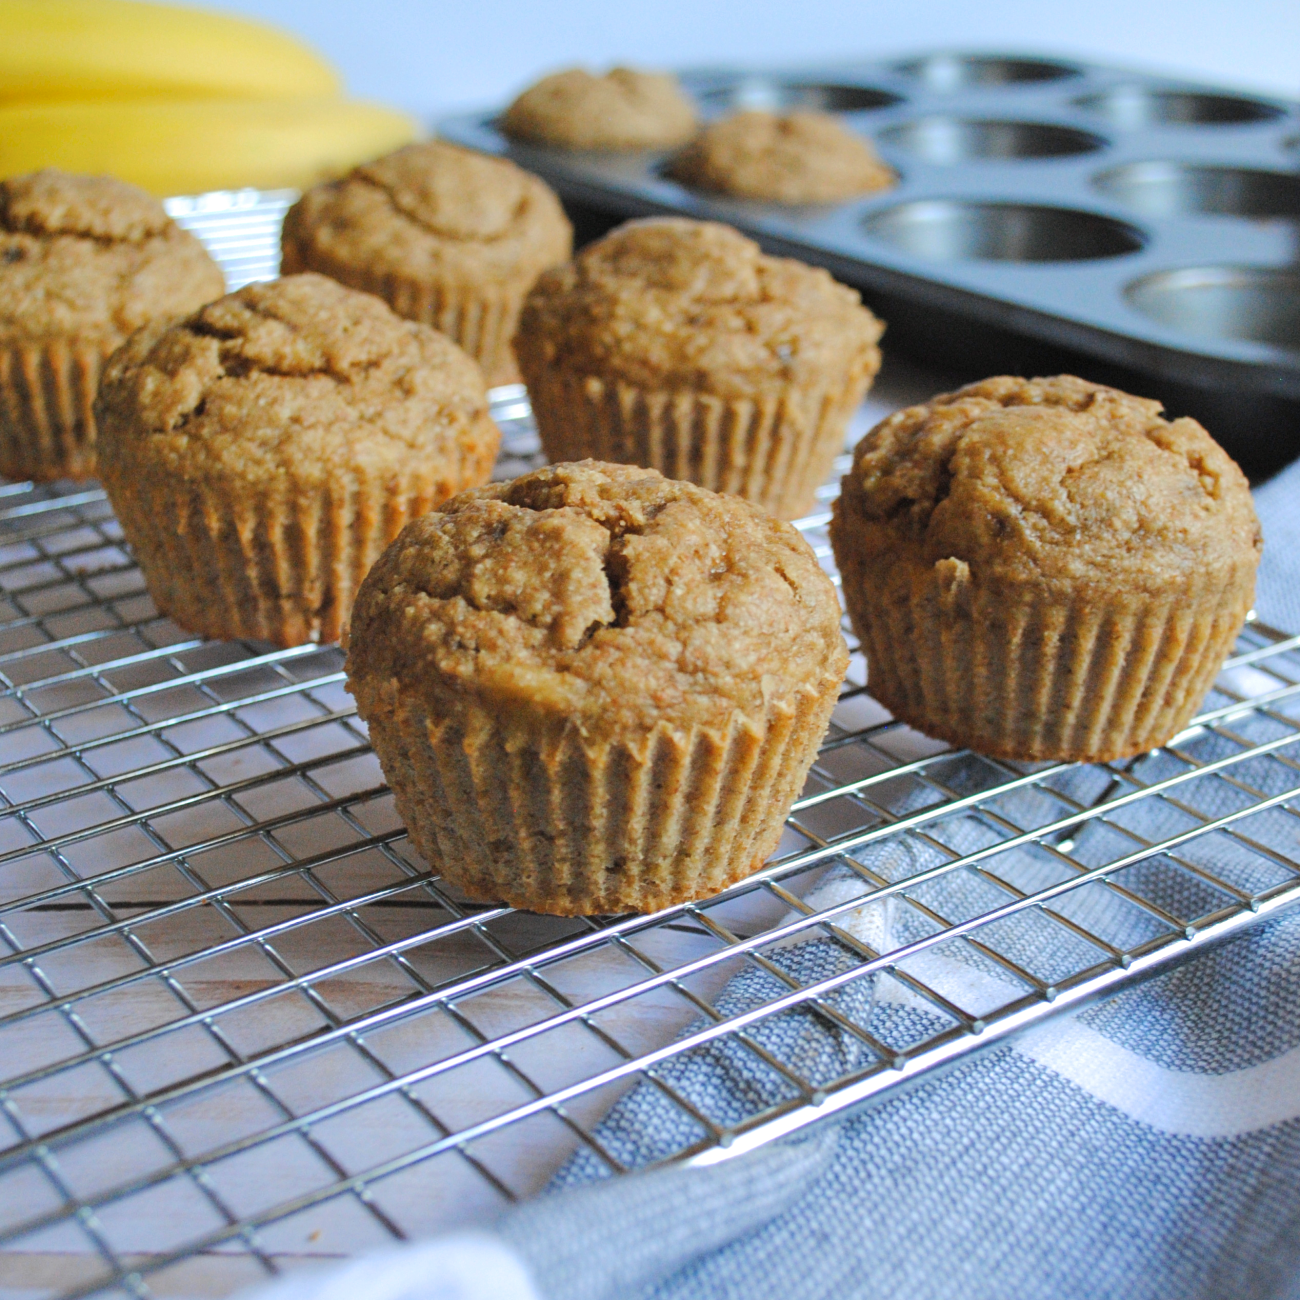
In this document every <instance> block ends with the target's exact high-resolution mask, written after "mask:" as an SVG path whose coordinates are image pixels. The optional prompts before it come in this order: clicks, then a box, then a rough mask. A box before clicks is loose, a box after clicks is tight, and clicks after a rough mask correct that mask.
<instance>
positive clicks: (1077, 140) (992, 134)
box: [876, 115, 1107, 167]
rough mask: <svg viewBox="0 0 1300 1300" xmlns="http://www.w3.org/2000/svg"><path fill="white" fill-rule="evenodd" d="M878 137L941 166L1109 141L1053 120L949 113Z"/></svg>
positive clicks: (1078, 150) (1072, 151) (1057, 153)
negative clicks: (987, 118)
mask: <svg viewBox="0 0 1300 1300" xmlns="http://www.w3.org/2000/svg"><path fill="white" fill-rule="evenodd" d="M876 138H877V139H878V140H879V141H880V143H881V144H883V145H887V146H890V147H892V148H895V149H900V150H902V151H903V152H905V153H909V154H911V155H913V156H914V157H916V158H919V159H920V160H921V161H922V162H927V163H931V164H932V165H934V166H938V167H956V166H959V165H960V164H962V163H966V162H978V161H985V160H989V159H1003V160H1007V161H1013V160H1016V159H1021V158H1069V157H1073V156H1075V155H1077V154H1085V153H1095V152H1096V151H1097V150H1098V149H1104V148H1105V147H1106V143H1107V142H1106V140H1105V139H1103V137H1101V136H1099V135H1094V134H1093V133H1092V132H1091V131H1080V130H1078V129H1077V128H1075V127H1072V126H1056V125H1054V124H1053V123H1050V122H1018V121H1006V122H999V121H983V120H971V119H969V118H960V117H947V116H944V115H937V116H934V117H918V118H916V119H914V120H913V121H911V122H900V123H899V124H898V125H897V126H891V127H888V128H886V129H885V130H884V131H881V132H880V134H879V135H878V136H877V137H876Z"/></svg>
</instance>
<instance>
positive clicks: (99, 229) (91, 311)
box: [0, 168, 226, 344]
mask: <svg viewBox="0 0 1300 1300" xmlns="http://www.w3.org/2000/svg"><path fill="white" fill-rule="evenodd" d="M225 287H226V286H225V281H224V279H223V278H222V275H221V271H220V269H219V268H218V267H217V264H216V263H215V262H214V261H213V260H212V259H211V258H210V257H209V256H208V255H207V253H206V252H205V251H204V249H203V245H202V244H200V243H199V241H198V240H197V239H195V238H194V236H193V235H190V234H188V233H187V232H186V231H184V230H182V229H181V228H180V227H179V226H178V225H177V224H176V223H175V222H174V221H173V220H172V219H171V218H170V217H169V216H168V215H167V213H166V212H165V211H163V206H162V204H161V203H159V202H158V200H157V199H155V198H153V197H152V196H150V195H148V194H146V193H145V192H144V190H141V189H137V188H136V187H135V186H134V185H128V184H126V182H124V181H117V180H113V179H112V178H111V177H108V176H73V175H70V174H69V173H67V172H61V171H56V170H55V169H53V168H46V169H45V170H44V171H39V172H32V173H30V174H29V175H26V176H11V177H10V178H9V179H8V180H3V181H0V339H6V340H13V339H33V340H35V339H55V338H77V339H84V340H87V341H90V340H99V341H107V342H109V343H110V344H111V343H112V342H113V341H114V340H120V339H123V338H125V337H126V336H127V335H128V334H130V333H132V332H133V331H134V330H137V329H139V328H140V326H141V325H144V324H146V323H147V322H148V321H151V320H156V319H158V318H160V317H167V316H178V315H181V314H182V313H184V312H189V311H193V310H194V308H195V307H197V306H198V305H199V304H200V303H204V302H209V301H211V300H212V299H213V298H216V297H217V296H218V295H220V294H221V293H223V292H224V291H225Z"/></svg>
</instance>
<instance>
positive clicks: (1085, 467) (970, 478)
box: [831, 375, 1262, 762]
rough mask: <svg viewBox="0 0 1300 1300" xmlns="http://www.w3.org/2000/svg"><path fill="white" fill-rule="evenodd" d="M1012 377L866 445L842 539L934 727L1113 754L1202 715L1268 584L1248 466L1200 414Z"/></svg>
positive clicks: (869, 604) (865, 611)
mask: <svg viewBox="0 0 1300 1300" xmlns="http://www.w3.org/2000/svg"><path fill="white" fill-rule="evenodd" d="M1160 412H1161V406H1160V403H1159V402H1155V401H1150V400H1147V399H1144V398H1140V397H1132V396H1130V395H1129V394H1127V393H1122V392H1120V391H1118V390H1117V389H1114V388H1105V387H1103V386H1102V385H1100V384H1093V383H1088V382H1087V381H1085V380H1082V379H1076V378H1075V377H1074V376H1072V375H1060V376H1057V377H1055V378H1052V379H1031V380H1026V379H1015V378H1011V377H1009V376H1001V377H999V378H996V379H986V380H983V381H982V382H980V383H977V384H971V385H969V386H968V387H966V388H962V389H959V390H958V391H957V392H955V393H944V394H941V395H940V396H938V397H935V398H934V399H932V400H931V401H929V402H927V403H925V404H924V405H921V406H913V407H909V408H907V409H906V410H903V411H897V412H895V413H894V414H893V415H891V416H890V417H889V418H888V419H886V420H884V421H883V422H882V423H881V424H878V425H877V426H876V427H875V428H874V429H873V430H872V431H871V432H870V433H869V434H868V435H867V436H866V437H865V438H864V439H863V440H862V441H861V442H860V443H859V444H858V446H857V449H856V450H855V451H854V453H853V467H852V469H851V470H850V471H849V473H848V474H846V475H845V476H844V484H843V495H842V496H841V497H840V498H839V500H838V501H837V502H836V503H835V511H834V518H833V520H832V523H831V541H832V543H833V545H834V548H835V557H836V559H837V561H838V562H839V566H840V572H841V574H842V575H843V580H844V599H845V603H846V604H847V606H848V610H849V615H850V617H851V618H852V620H853V626H854V628H855V629H856V631H857V633H858V635H859V637H860V638H861V640H862V645H863V649H864V650H865V652H866V656H867V669H868V674H869V677H868V685H869V687H870V689H871V692H872V694H873V695H875V696H876V697H877V698H878V699H879V700H880V701H881V703H882V704H884V705H885V706H886V707H887V708H889V709H890V710H891V711H892V712H893V713H894V714H895V715H896V716H897V717H899V718H901V719H902V720H903V721H905V722H908V723H910V724H911V725H912V726H914V727H917V728H918V729H920V730H921V731H924V732H927V733H928V734H930V735H932V736H937V737H939V738H940V739H943V740H948V741H951V742H952V743H954V744H957V745H966V746H969V747H970V748H972V749H975V750H979V751H980V752H982V753H986V754H992V755H995V756H997V757H1000V758H1011V759H1028V760H1039V759H1056V760H1075V759H1078V760H1084V761H1089V762H1101V761H1107V760H1110V759H1113V758H1120V757H1123V756H1124V755H1128V754H1137V753H1141V752H1143V751H1144V750H1148V749H1151V748H1153V747H1155V746H1157V745H1160V744H1163V743H1164V742H1165V741H1167V740H1168V739H1169V738H1170V737H1171V736H1173V735H1175V734H1176V733H1177V732H1178V731H1179V730H1180V729H1181V728H1183V727H1185V726H1186V725H1187V723H1188V721H1189V720H1190V718H1191V717H1192V714H1193V713H1194V711H1195V709H1196V707H1197V705H1199V704H1200V702H1201V700H1202V699H1203V698H1204V696H1205V693H1206V691H1207V690H1208V689H1209V687H1210V685H1211V683H1212V682H1213V681H1214V678H1215V675H1216V674H1217V673H1218V671H1219V668H1220V666H1221V665H1222V663H1223V660H1224V656H1225V655H1226V654H1227V653H1228V652H1229V651H1230V650H1231V648H1232V645H1233V642H1234V640H1235V638H1236V635H1237V633H1238V631H1240V629H1241V625H1242V622H1243V621H1244V619H1245V617H1246V613H1247V611H1248V610H1249V609H1250V606H1251V601H1252V599H1253V596H1254V583H1255V570H1256V568H1257V566H1258V564H1259V555H1260V548H1261V544H1262V543H1261V539H1260V530H1259V521H1258V519H1257V518H1256V517H1255V510H1254V507H1253V505H1252V503H1251V498H1250V488H1249V486H1248V484H1247V482H1246V479H1245V476H1244V475H1243V474H1242V472H1241V471H1240V470H1239V469H1238V468H1237V466H1236V464H1234V462H1233V461H1232V460H1231V459H1230V458H1229V457H1228V455H1227V453H1226V452H1224V451H1223V449H1222V448H1221V447H1219V445H1218V444H1217V443H1216V442H1215V441H1214V440H1213V439H1212V438H1211V437H1210V435H1209V434H1208V433H1206V431H1205V430H1204V429H1203V428H1202V427H1201V426H1200V425H1199V424H1197V423H1196V421H1195V420H1189V419H1182V420H1173V421H1168V420H1165V419H1164V418H1163V417H1162V416H1161V413H1160Z"/></svg>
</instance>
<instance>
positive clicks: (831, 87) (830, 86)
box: [698, 76, 902, 114]
mask: <svg viewBox="0 0 1300 1300" xmlns="http://www.w3.org/2000/svg"><path fill="white" fill-rule="evenodd" d="M698 98H699V100H700V103H701V104H702V105H703V106H704V109H705V111H706V112H708V113H711V114H721V113H738V112H740V111H742V110H743V109H749V108H761V109H766V110H767V111H768V112H773V113H776V112H786V111H788V110H790V109H792V108H805V109H817V110H820V111H821V112H823V113H861V112H864V111H866V110H868V109H873V108H888V107H889V106H890V105H891V104H898V103H901V102H902V96H901V95H895V94H894V93H893V92H892V91H888V90H877V89H876V87H874V86H848V85H840V84H837V83H834V82H821V81H782V80H779V79H776V78H773V77H760V76H754V77H741V78H739V79H738V80H737V81H734V82H730V83H728V84H727V85H725V86H713V87H710V88H709V89H708V90H703V91H700V92H698Z"/></svg>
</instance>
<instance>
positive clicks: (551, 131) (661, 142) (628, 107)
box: [499, 68, 697, 152]
mask: <svg viewBox="0 0 1300 1300" xmlns="http://www.w3.org/2000/svg"><path fill="white" fill-rule="evenodd" d="M696 121H697V117H696V112H695V105H694V104H692V103H691V101H690V99H689V98H688V97H687V96H686V95H685V94H684V93H683V92H682V88H681V86H680V85H678V82H677V78H676V77H674V76H671V75H670V74H668V73H664V72H643V71H641V70H639V69H637V68H613V69H611V70H610V71H609V72H606V73H604V74H603V75H597V74H595V73H592V72H588V71H587V70H586V69H585V68H569V69H566V70H565V71H564V72H555V73H552V74H551V75H550V76H548V77H543V78H542V79H541V81H539V82H537V83H536V84H535V85H532V86H529V88H528V89H527V90H525V91H524V92H523V94H521V95H520V96H519V97H518V98H517V99H516V100H515V101H514V102H513V103H512V104H511V105H510V107H509V108H507V109H506V111H505V112H504V113H503V114H502V115H501V120H500V123H499V125H500V127H501V130H502V131H503V132H504V133H505V134H506V135H508V136H509V137H510V138H511V139H512V140H520V141H524V142H526V143H529V144H543V145H549V146H551V147H552V148H557V149H599V150H606V151H609V152H628V151H631V150H637V149H673V148H676V147H677V146H678V145H679V144H684V143H685V142H686V141H687V140H689V139H690V138H691V136H692V135H693V134H694V132H695V126H696Z"/></svg>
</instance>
